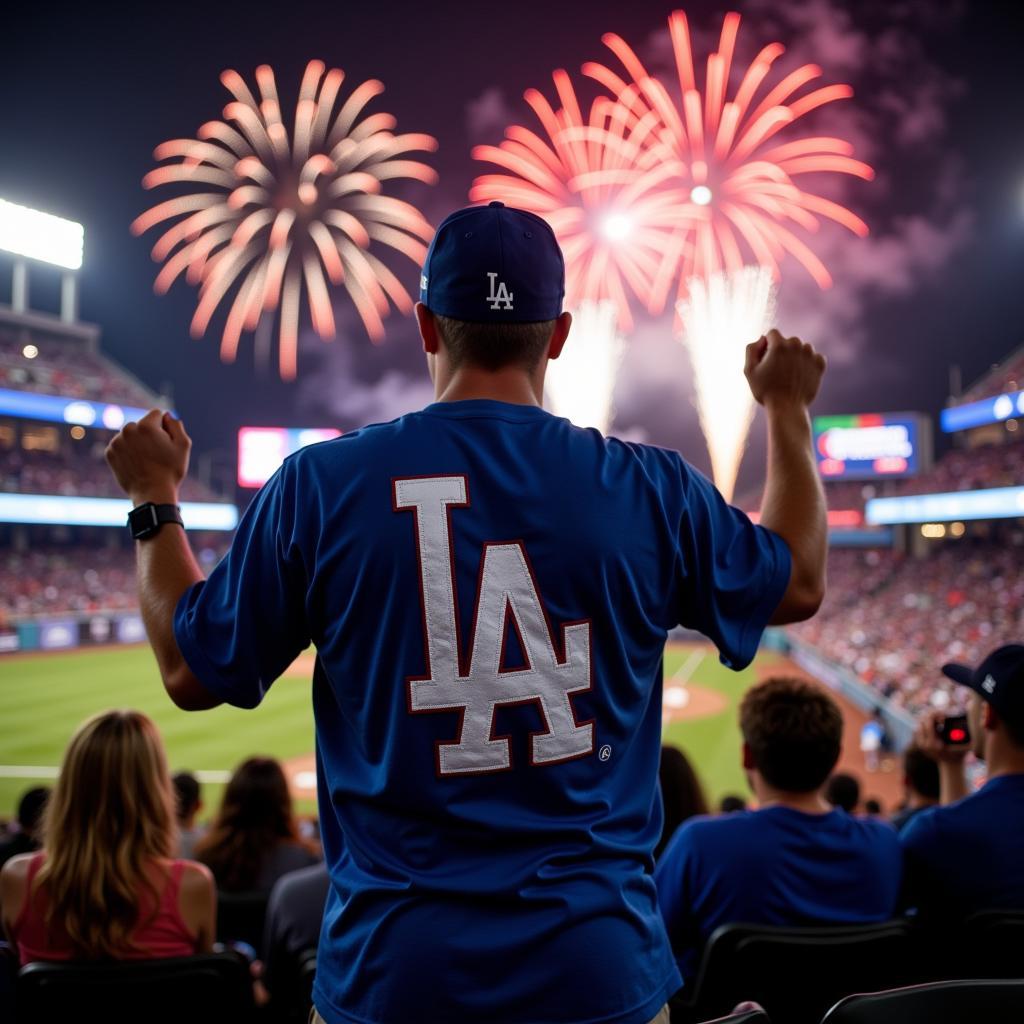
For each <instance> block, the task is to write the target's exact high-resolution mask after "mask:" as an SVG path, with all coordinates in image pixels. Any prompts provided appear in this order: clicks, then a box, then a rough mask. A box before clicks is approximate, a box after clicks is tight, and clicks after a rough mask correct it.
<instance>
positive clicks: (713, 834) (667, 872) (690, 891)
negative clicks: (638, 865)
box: [654, 807, 901, 978]
mask: <svg viewBox="0 0 1024 1024" xmlns="http://www.w3.org/2000/svg"><path fill="white" fill-rule="evenodd" d="M900 866H901V865H900V845H899V840H898V838H897V835H896V830H895V829H894V828H893V827H892V826H891V825H888V824H885V823H884V822H880V821H872V820H870V819H866V818H855V817H853V816H851V815H849V814H847V813H846V812H845V811H841V810H834V811H829V812H828V813H827V814H807V813H805V812H803V811H797V810H794V809H793V808H790V807H766V808H764V809H763V810H759V811H740V812H738V813H735V814H728V815H725V816H723V817H699V818H691V819H690V820H689V821H686V822H684V823H683V824H682V825H681V826H680V827H679V829H678V830H677V831H676V834H675V835H674V836H673V837H672V839H671V841H670V842H669V844H668V846H667V847H665V852H664V853H663V854H662V855H661V860H659V861H658V866H657V869H656V870H655V872H654V880H655V883H656V884H657V886H658V903H659V905H660V906H661V913H662V916H663V917H664V919H665V928H666V930H667V931H668V934H669V939H670V941H671V942H672V948H673V949H674V950H675V953H676V957H677V961H678V963H679V968H680V971H681V972H682V974H683V976H684V977H685V978H692V977H693V975H694V974H695V973H696V969H697V966H698V963H697V956H698V954H699V951H700V949H701V948H702V947H703V945H704V943H705V942H706V941H707V940H708V939H709V938H710V937H711V934H712V933H713V932H714V930H715V929H716V928H718V927H719V926H720V925H723V924H733V923H741V922H742V923H744V924H767V925H780V926H784V925H790V926H798V925H813V924H858V923H865V924H866V923H870V922H872V921H885V920H887V919H888V918H890V917H892V916H893V913H894V912H895V910H896V903H897V898H898V896H899V888H900Z"/></svg>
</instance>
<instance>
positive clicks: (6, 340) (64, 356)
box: [0, 331, 153, 409]
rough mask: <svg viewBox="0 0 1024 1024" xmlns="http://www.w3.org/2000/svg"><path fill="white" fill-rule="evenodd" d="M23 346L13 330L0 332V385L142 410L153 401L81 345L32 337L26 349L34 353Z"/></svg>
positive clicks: (138, 385) (101, 357)
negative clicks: (30, 353)
mask: <svg viewBox="0 0 1024 1024" xmlns="http://www.w3.org/2000/svg"><path fill="white" fill-rule="evenodd" d="M26 348H27V345H26V342H25V341H23V340H22V339H21V338H20V337H18V336H16V335H15V333H14V332H12V331H3V332H2V333H0V388H9V389H10V390H12V391H35V392H38V393H40V394H44V395H60V396H61V397H63V398H84V399H86V400H88V401H90V402H104V403H113V404H116V405H131V406H136V407H138V408H143V409H145V408H148V407H149V406H151V405H152V404H153V396H152V395H151V394H150V393H149V392H148V391H147V390H146V389H145V388H143V387H142V386H141V385H140V384H138V383H137V382H136V381H134V380H133V379H132V378H131V377H130V376H128V374H126V373H125V372H123V371H122V370H119V369H116V368H115V367H114V366H113V364H111V363H109V362H108V361H107V360H106V359H104V358H103V356H101V355H100V354H99V353H97V352H93V351H90V350H89V349H88V348H86V347H85V346H84V345H74V344H69V343H68V342H66V341H48V340H45V339H39V338H37V337H33V340H32V342H31V346H30V347H28V349H27V350H28V352H34V353H35V354H34V355H32V356H31V357H29V356H28V355H26Z"/></svg>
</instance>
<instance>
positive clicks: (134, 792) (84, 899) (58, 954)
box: [0, 711, 217, 964]
mask: <svg viewBox="0 0 1024 1024" xmlns="http://www.w3.org/2000/svg"><path fill="white" fill-rule="evenodd" d="M176 839H177V837H176V834H175V823H174V797H173V790H172V787H171V780H170V776H169V774H168V771H167V760H166V756H165V754H164V748H163V743H162V742H161V739H160V734H159V732H158V731H157V728H156V726H155V725H154V724H153V722H152V721H150V719H148V718H147V717H146V716H145V715H143V714H141V713H140V712H138V711H107V712H105V713H103V714H100V715H96V716H95V717H94V718H90V719H89V720H88V721H86V722H84V723H83V724H82V725H81V726H80V727H79V728H78V730H77V731H76V733H75V735H74V736H73V737H72V739H71V742H70V744H69V745H68V748H67V750H66V751H65V754H64V761H63V763H62V765H61V771H60V776H59V778H58V780H57V784H56V786H55V787H54V790H53V793H52V795H51V796H50V800H49V802H48V804H47V807H46V814H45V817H44V821H43V849H42V850H41V851H40V852H39V853H36V854H26V855H24V856H21V857H15V858H14V859H13V860H10V861H8V862H7V864H6V865H4V868H3V871H2V872H0V912H2V917H3V924H4V928H5V930H6V932H7V934H8V936H9V937H10V939H11V941H12V942H13V944H14V945H15V946H16V948H17V951H18V957H19V960H20V961H21V963H22V964H26V963H29V962H31V961H33V960H82V959H87V960H98V959H146V958H150V957H171V956H188V955H191V954H193V953H203V952H208V951H209V950H210V949H211V947H212V944H213V937H214V926H215V919H216V912H217V911H216V907H217V902H216V891H215V889H214V884H213V878H212V876H211V874H210V872H209V870H208V869H207V868H206V867H204V866H203V865H201V864H197V863H195V862H194V861H186V860H175V859H174V850H175V848H176Z"/></svg>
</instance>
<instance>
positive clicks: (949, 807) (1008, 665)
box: [900, 644, 1024, 921]
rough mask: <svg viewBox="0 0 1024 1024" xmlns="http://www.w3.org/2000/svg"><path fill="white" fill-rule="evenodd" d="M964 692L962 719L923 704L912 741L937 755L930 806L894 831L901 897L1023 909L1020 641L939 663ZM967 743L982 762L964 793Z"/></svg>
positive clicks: (949, 911)
mask: <svg viewBox="0 0 1024 1024" xmlns="http://www.w3.org/2000/svg"><path fill="white" fill-rule="evenodd" d="M942 671H943V674H944V675H946V676H948V677H949V678H950V679H952V680H953V681H954V682H956V683H959V684H960V685H962V686H967V687H969V688H970V689H971V690H973V691H974V692H973V694H972V695H971V699H970V704H969V706H968V710H967V720H966V723H963V722H957V721H952V720H947V719H946V718H945V716H944V715H943V714H942V713H941V712H931V713H929V714H927V715H925V716H924V718H923V719H922V720H921V722H920V723H919V725H918V729H917V735H916V736H915V738H914V745H915V746H916V747H918V748H919V749H920V750H921V751H923V752H924V753H925V754H927V755H928V756H929V757H931V758H933V759H934V760H935V761H937V762H938V765H939V779H940V787H939V788H940V792H939V804H940V806H938V807H933V808H931V809H930V810H926V811H921V812H920V813H919V814H918V815H916V817H915V818H914V819H913V820H912V821H911V822H910V823H909V824H908V825H907V826H906V827H905V828H904V830H903V831H902V832H901V833H900V841H901V843H902V845H903V852H904V902H905V904H906V906H907V907H909V908H916V909H917V911H918V913H919V914H920V915H922V916H928V917H942V918H944V919H946V920H947V921H950V920H959V919H962V918H964V917H966V916H968V915H969V914H971V913H973V912H975V911H978V910H995V909H1002V910H1012V909H1024V645H1022V644H1008V645H1006V646H1005V647H1000V648H998V649H997V650H995V651H993V652H992V653H991V654H990V655H989V656H988V657H987V658H986V659H985V660H984V661H983V662H982V663H981V664H980V665H979V666H978V667H977V668H976V669H971V668H970V667H968V666H967V665H956V664H950V665H944V666H943V668H942ZM971 751H973V752H974V753H975V754H976V755H977V756H978V757H979V758H981V759H982V760H983V761H984V762H985V765H986V767H987V769H988V779H987V781H986V783H985V785H984V786H982V788H981V789H980V790H978V792H976V793H974V794H973V795H969V794H970V787H969V785H968V781H967V775H966V772H965V769H964V761H965V759H966V757H967V754H968V753H970V752H971Z"/></svg>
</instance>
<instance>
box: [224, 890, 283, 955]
mask: <svg viewBox="0 0 1024 1024" xmlns="http://www.w3.org/2000/svg"><path fill="white" fill-rule="evenodd" d="M269 900H270V893H268V892H219V891H218V893H217V941H218V942H247V943H248V944H249V945H250V946H252V948H253V949H255V950H256V955H257V956H258V957H262V956H263V929H264V925H265V923H266V920H267V903H268V902H269Z"/></svg>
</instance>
